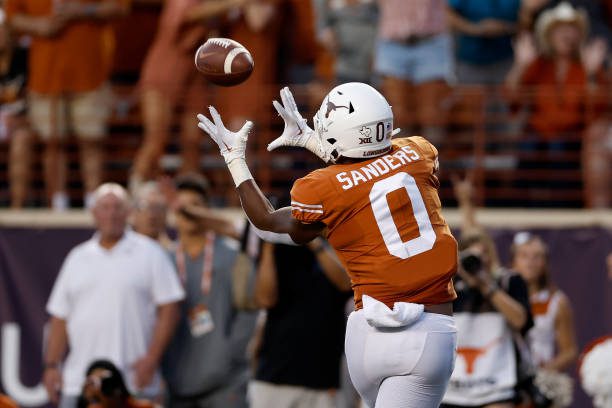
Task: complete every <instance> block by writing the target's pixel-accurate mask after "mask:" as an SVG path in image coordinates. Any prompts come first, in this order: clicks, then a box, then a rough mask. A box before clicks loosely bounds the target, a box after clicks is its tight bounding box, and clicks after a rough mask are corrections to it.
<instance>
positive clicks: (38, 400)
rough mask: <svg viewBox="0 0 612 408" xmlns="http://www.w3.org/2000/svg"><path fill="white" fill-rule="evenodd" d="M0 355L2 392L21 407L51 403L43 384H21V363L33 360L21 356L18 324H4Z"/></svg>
mask: <svg viewBox="0 0 612 408" xmlns="http://www.w3.org/2000/svg"><path fill="white" fill-rule="evenodd" d="M0 329H1V343H0V346H1V347H2V350H1V353H0V361H1V367H0V385H1V388H2V392H3V393H5V394H7V395H8V396H9V397H11V398H12V399H13V400H14V401H15V402H16V403H17V404H18V405H19V406H20V407H38V406H42V405H45V404H46V403H47V402H49V399H48V397H47V392H46V391H45V388H44V386H43V385H42V384H41V383H38V384H36V385H33V386H32V385H24V384H23V383H22V382H21V369H20V368H21V364H20V363H21V361H22V357H24V361H26V364H27V361H28V360H30V361H31V359H30V358H29V357H28V358H25V357H26V356H22V355H21V330H20V328H19V325H18V324H17V323H2V326H1V327H0Z"/></svg>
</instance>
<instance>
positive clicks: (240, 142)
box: [198, 106, 253, 164]
mask: <svg viewBox="0 0 612 408" xmlns="http://www.w3.org/2000/svg"><path fill="white" fill-rule="evenodd" d="M208 110H209V111H210V116H211V117H212V119H213V120H212V121H210V119H208V118H207V117H206V116H205V115H203V114H201V113H199V114H198V127H199V128H200V129H202V130H203V131H204V132H206V133H208V135H209V136H210V137H211V138H212V140H214V141H215V143H217V145H218V146H219V150H220V151H221V155H222V156H223V158H224V159H225V163H227V164H229V163H230V162H231V161H232V160H234V159H245V154H246V143H247V139H248V138H249V132H250V131H251V128H252V127H253V122H251V121H246V122H245V123H244V125H243V126H242V128H241V129H240V130H239V131H237V132H232V131H231V130H228V129H227V128H226V127H225V125H224V124H223V121H222V120H221V115H219V112H217V110H216V109H215V108H214V107H213V106H210V107H209V108H208Z"/></svg>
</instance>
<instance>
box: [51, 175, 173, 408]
mask: <svg viewBox="0 0 612 408" xmlns="http://www.w3.org/2000/svg"><path fill="white" fill-rule="evenodd" d="M93 199H94V201H93V207H92V213H93V217H94V221H95V225H96V229H97V231H96V234H95V235H94V236H93V237H92V238H91V239H90V240H88V241H86V242H84V243H82V244H80V245H78V246H77V247H75V248H74V249H73V250H72V251H71V252H70V253H69V254H68V256H67V258H66V260H65V261H64V264H63V265H62V269H61V271H60V273H59V276H58V278H57V280H56V282H55V284H54V286H53V290H52V292H51V296H50V298H49V302H48V304H47V311H48V312H49V314H50V315H51V320H50V327H49V336H48V339H47V344H46V348H45V349H46V352H45V356H44V367H45V371H44V377H43V382H44V384H45V387H46V388H47V392H48V393H49V397H50V399H51V401H52V402H54V403H57V402H58V399H59V397H60V389H61V402H60V407H61V408H64V407H65V408H69V407H75V406H76V403H77V400H78V396H79V393H80V392H81V386H82V384H83V381H84V375H85V372H86V369H87V366H88V365H89V364H90V363H91V361H92V360H93V359H94V358H106V359H109V360H110V361H112V362H113V363H114V364H115V365H116V366H117V367H118V368H119V370H120V371H121V372H122V373H123V375H124V376H125V377H126V378H127V383H128V387H129V389H130V390H131V391H132V392H138V393H139V394H141V395H143V396H147V397H153V396H156V395H158V394H159V392H160V388H159V387H160V377H159V374H158V371H157V367H158V364H159V362H160V360H161V357H162V353H163V352H164V350H165V348H166V345H167V344H168V342H169V340H170V338H171V336H172V333H173V331H174V327H175V324H176V320H177V317H178V304H177V302H178V301H180V300H181V299H182V298H183V296H184V293H183V290H182V288H181V285H180V282H179V280H178V278H177V275H176V271H175V269H174V267H173V266H172V264H171V263H170V259H169V258H168V256H167V255H166V254H165V253H164V251H163V250H162V248H161V247H160V246H159V245H158V244H157V243H155V242H154V241H153V240H151V239H150V238H148V237H145V236H144V235H140V234H138V233H135V232H132V231H130V230H129V229H127V218H128V215H129V211H130V205H129V198H128V195H127V192H126V191H125V190H124V189H123V187H121V186H119V185H118V184H113V183H106V184H102V185H101V186H100V187H98V188H97V189H96V191H95V192H94V196H93ZM68 349H69V350H68ZM66 351H68V356H67V358H66V360H65V362H62V361H63V359H64V354H65V353H66Z"/></svg>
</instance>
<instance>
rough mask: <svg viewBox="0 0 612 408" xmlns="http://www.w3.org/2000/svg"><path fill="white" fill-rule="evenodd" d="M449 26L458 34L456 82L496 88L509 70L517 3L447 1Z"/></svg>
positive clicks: (512, 1)
mask: <svg viewBox="0 0 612 408" xmlns="http://www.w3.org/2000/svg"><path fill="white" fill-rule="evenodd" d="M449 5H450V8H449V22H450V25H451V27H452V28H453V29H454V30H455V32H456V33H457V36H456V45H455V46H456V56H457V61H456V62H457V80H458V81H459V83H461V84H487V85H496V84H501V83H503V82H504V78H505V77H506V74H507V73H508V71H509V70H510V67H511V66H512V44H511V41H512V35H513V34H514V33H515V32H516V30H517V25H518V24H517V23H518V17H519V9H520V6H521V1H520V0H502V1H489V2H483V1H478V0H450V1H449Z"/></svg>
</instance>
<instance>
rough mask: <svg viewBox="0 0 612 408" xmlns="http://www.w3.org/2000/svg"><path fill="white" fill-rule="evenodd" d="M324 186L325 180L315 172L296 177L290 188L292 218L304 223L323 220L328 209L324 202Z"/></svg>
mask: <svg viewBox="0 0 612 408" xmlns="http://www.w3.org/2000/svg"><path fill="white" fill-rule="evenodd" d="M325 187H326V182H325V180H323V179H321V178H320V177H317V175H316V172H315V173H310V174H309V175H307V176H306V177H303V178H301V179H297V180H296V181H295V183H293V188H292V189H291V214H292V215H293V218H295V219H296V220H298V221H301V222H303V223H306V224H311V223H314V222H319V221H323V219H324V218H325V217H326V215H327V213H326V211H328V210H329V209H327V208H326V206H325V203H324V197H325V195H326V194H325V192H324V190H325Z"/></svg>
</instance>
